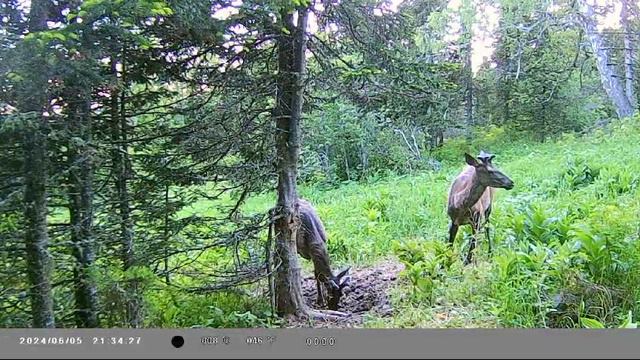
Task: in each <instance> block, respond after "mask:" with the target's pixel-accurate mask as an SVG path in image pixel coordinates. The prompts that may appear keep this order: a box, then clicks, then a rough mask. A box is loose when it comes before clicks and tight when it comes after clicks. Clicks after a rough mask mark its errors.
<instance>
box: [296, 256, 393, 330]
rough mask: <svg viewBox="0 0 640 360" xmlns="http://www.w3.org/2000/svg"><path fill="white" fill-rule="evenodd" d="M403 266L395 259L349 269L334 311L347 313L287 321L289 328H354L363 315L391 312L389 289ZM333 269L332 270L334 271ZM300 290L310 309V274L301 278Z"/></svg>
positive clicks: (312, 299) (312, 304) (312, 293)
mask: <svg viewBox="0 0 640 360" xmlns="http://www.w3.org/2000/svg"><path fill="white" fill-rule="evenodd" d="M403 269H404V267H403V265H402V264H400V263H398V262H397V261H393V260H387V261H384V262H382V263H379V264H377V265H375V266H372V267H366V268H360V269H356V268H351V271H350V274H351V282H350V285H349V287H347V288H345V289H344V295H343V296H342V299H340V304H339V308H338V311H340V312H343V313H346V314H347V315H348V316H347V317H344V318H340V319H333V320H321V321H318V320H316V321H314V322H309V321H300V320H295V321H294V320H290V321H289V327H358V326H360V325H361V324H362V320H363V318H364V316H365V315H367V314H371V315H374V316H378V317H386V316H392V315H393V309H392V307H391V301H390V299H389V294H388V292H389V289H390V288H392V287H393V285H394V284H395V283H396V281H397V280H398V276H399V272H400V271H402V270H403ZM338 270H341V269H336V270H335V271H336V272H338ZM302 291H303V294H304V298H305V302H306V303H307V305H308V306H309V307H310V308H311V309H316V310H323V309H318V306H317V304H316V281H315V278H314V277H313V275H309V276H305V277H304V278H303V280H302Z"/></svg>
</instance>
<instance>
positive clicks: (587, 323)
mask: <svg viewBox="0 0 640 360" xmlns="http://www.w3.org/2000/svg"><path fill="white" fill-rule="evenodd" d="M580 322H581V323H582V326H584V327H585V328H587V329H604V325H603V324H602V323H601V322H600V321H598V320H594V319H589V318H583V317H581V318H580Z"/></svg>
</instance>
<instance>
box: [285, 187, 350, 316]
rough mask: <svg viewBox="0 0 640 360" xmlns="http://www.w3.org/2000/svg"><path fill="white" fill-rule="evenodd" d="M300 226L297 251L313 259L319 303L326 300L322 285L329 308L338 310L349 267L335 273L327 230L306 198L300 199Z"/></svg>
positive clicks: (347, 279)
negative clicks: (329, 251)
mask: <svg viewBox="0 0 640 360" xmlns="http://www.w3.org/2000/svg"><path fill="white" fill-rule="evenodd" d="M298 212H299V214H300V224H301V228H300V229H299V230H298V232H297V243H296V245H297V247H298V254H300V256H302V257H303V258H305V259H307V260H311V261H312V262H313V267H314V273H315V278H316V288H317V291H318V298H317V302H318V306H320V307H323V306H324V304H325V294H324V291H323V286H322V285H324V288H325V289H326V290H327V292H328V299H327V308H328V309H329V310H338V304H339V302H340V298H341V297H342V290H343V289H344V288H345V287H346V286H347V285H348V284H349V281H350V277H349V275H348V274H349V270H350V267H349V268H347V269H345V270H343V271H341V272H340V273H339V274H338V275H333V272H332V271H331V265H330V261H329V253H328V251H327V233H326V232H325V229H324V225H323V224H322V221H321V220H320V217H319V216H318V214H317V213H316V210H315V209H314V208H313V206H312V205H311V204H310V203H309V202H308V201H306V200H304V199H299V200H298Z"/></svg>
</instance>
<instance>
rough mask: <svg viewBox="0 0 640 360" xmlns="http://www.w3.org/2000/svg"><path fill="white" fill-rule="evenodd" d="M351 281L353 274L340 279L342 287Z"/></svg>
mask: <svg viewBox="0 0 640 360" xmlns="http://www.w3.org/2000/svg"><path fill="white" fill-rule="evenodd" d="M349 283H351V276H349V275H347V276H345V277H343V278H342V279H340V289H342V288H345V287H347V286H348V285H349Z"/></svg>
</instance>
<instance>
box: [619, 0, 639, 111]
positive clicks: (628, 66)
mask: <svg viewBox="0 0 640 360" xmlns="http://www.w3.org/2000/svg"><path fill="white" fill-rule="evenodd" d="M630 7H631V4H630V3H629V0H622V10H621V12H620V21H621V22H622V30H623V31H624V77H625V94H626V95H627V99H629V103H631V107H633V108H635V107H636V95H635V89H634V85H635V83H634V76H635V75H634V69H633V66H634V60H635V54H634V49H633V46H634V44H633V40H632V39H631V36H632V35H633V34H632V31H633V30H632V29H631V26H630V24H629V14H630V13H631V8H630Z"/></svg>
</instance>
